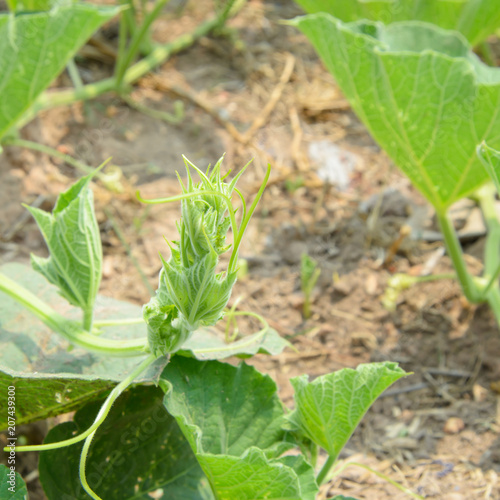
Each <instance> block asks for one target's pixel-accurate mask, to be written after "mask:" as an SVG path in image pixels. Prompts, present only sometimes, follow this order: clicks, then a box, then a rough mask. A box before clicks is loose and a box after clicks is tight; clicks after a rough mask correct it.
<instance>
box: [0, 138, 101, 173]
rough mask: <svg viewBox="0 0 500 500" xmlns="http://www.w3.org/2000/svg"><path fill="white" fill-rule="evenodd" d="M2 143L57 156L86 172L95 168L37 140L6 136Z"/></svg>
mask: <svg viewBox="0 0 500 500" xmlns="http://www.w3.org/2000/svg"><path fill="white" fill-rule="evenodd" d="M2 144H3V145H5V146H19V147H21V148H26V149H31V150H33V151H38V152H39V153H44V154H46V155H49V156H53V157H54V158H58V159H59V160H63V161H65V162H66V163H67V164H68V165H71V166H72V167H75V168H77V169H78V170H81V171H82V172H84V173H86V174H91V173H92V172H94V170H95V169H93V168H92V167H89V166H88V165H86V164H85V163H82V162H81V161H78V160H76V159H75V158H73V157H72V156H69V155H67V154H64V153H61V152H60V151H58V150H57V149H54V148H51V147H49V146H45V145H43V144H39V143H38V142H33V141H27V140H25V139H18V138H17V137H6V138H5V139H3V140H2ZM97 177H98V178H100V177H105V176H103V174H100V173H99V174H97Z"/></svg>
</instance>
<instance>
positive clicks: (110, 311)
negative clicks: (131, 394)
mask: <svg viewBox="0 0 500 500" xmlns="http://www.w3.org/2000/svg"><path fill="white" fill-rule="evenodd" d="M0 272H1V273H3V274H5V275H6V276H8V277H9V278H11V279H13V280H15V281H16V282H18V283H19V284H21V285H23V286H25V287H26V288H28V289H29V290H30V291H31V292H33V293H34V294H35V295H37V296H38V297H40V298H41V299H43V300H44V301H45V302H47V303H48V304H51V306H52V307H53V308H54V309H55V310H56V311H57V312H59V313H60V314H63V315H64V316H66V317H69V318H73V319H77V318H80V316H81V312H80V311H79V310H78V309H75V308H73V307H71V306H70V305H69V304H68V303H67V302H66V301H65V300H64V299H63V298H62V297H61V296H60V295H59V294H58V293H57V289H56V288H55V287H54V286H52V285H50V284H48V283H47V281H46V280H45V279H44V278H43V276H41V275H40V274H38V273H36V272H35V271H33V270H32V269H30V268H29V267H27V266H23V265H21V264H7V265H4V266H1V267H0ZM134 316H136V317H140V316H141V308H140V307H137V306H135V305H132V304H129V303H127V302H121V301H118V300H114V299H110V298H108V297H98V299H97V301H96V318H97V319H101V320H104V319H118V318H123V317H134ZM145 336H146V326H145V325H144V324H142V325H140V324H139V325H130V326H127V327H112V328H106V330H105V332H104V333H103V337H107V338H113V339H126V338H127V339H129V338H144V339H145ZM68 347H69V343H68V342H67V341H65V340H63V339H61V337H59V336H58V335H56V334H54V333H53V332H52V331H51V330H50V329H49V328H48V327H46V326H45V325H44V324H43V323H41V322H40V321H39V320H38V318H36V317H35V316H33V315H32V314H31V313H30V312H28V311H27V310H26V309H25V308H23V307H22V306H21V305H20V304H18V303H17V302H16V301H15V300H13V299H11V298H10V297H8V296H7V295H4V294H1V299H0V407H2V408H6V407H7V387H8V386H10V385H14V386H15V387H16V418H17V424H18V425H20V424H22V423H27V422H32V421H35V420H41V419H44V418H47V417H49V416H54V415H59V414H61V413H66V412H68V411H72V410H76V409H78V408H79V407H81V406H82V405H84V404H85V403H86V402H87V401H89V400H92V399H94V398H96V397H99V395H100V394H102V393H103V392H104V391H106V390H108V389H110V388H111V387H113V386H114V385H115V384H116V383H117V382H120V381H121V380H123V379H124V378H125V377H126V376H127V375H128V374H129V373H130V371H131V370H132V369H133V368H134V367H135V366H136V365H137V364H138V363H139V362H140V360H141V358H140V357H139V358H137V357H136V358H114V357H109V356H100V355H98V354H93V353H90V352H88V351H86V350H84V349H82V348H78V347H75V348H74V349H72V350H71V351H68ZM164 364H165V360H158V361H157V363H156V364H155V365H153V366H152V368H151V370H150V371H148V372H146V373H145V374H144V375H143V376H142V380H144V381H155V380H157V379H158V377H159V375H160V373H161V370H162V369H163V366H164ZM140 379H141V378H140ZM6 424H7V420H6V415H5V414H2V415H0V428H2V429H3V428H5V427H6Z"/></svg>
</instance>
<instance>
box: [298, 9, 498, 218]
mask: <svg viewBox="0 0 500 500" xmlns="http://www.w3.org/2000/svg"><path fill="white" fill-rule="evenodd" d="M292 24H294V25H296V26H297V27H298V28H300V29H301V30H302V31H303V32H304V33H305V34H306V35H307V36H308V38H309V39H310V40H311V42H312V43H313V45H314V46H315V48H316V50H317V51H318V53H319V54H320V56H321V58H322V59H323V61H324V63H325V65H326V67H327V69H328V70H329V71H330V72H331V73H332V74H333V75H334V76H335V78H336V80H337V83H338V85H339V86H340V88H341V89H342V91H343V92H344V94H345V95H346V97H347V98H348V99H349V101H350V103H351V105H352V107H353V109H354V110H355V111H356V113H357V114H358V116H359V117H360V118H361V120H362V121H363V122H364V124H365V125H366V126H367V127H368V129H369V130H370V132H371V134H372V135H373V137H374V138H375V139H376V140H377V142H378V143H379V144H380V146H381V147H382V148H384V149H385V151H386V152H387V153H388V154H389V156H390V157H391V158H392V159H393V160H394V162H395V163H396V165H398V166H399V167H400V168H401V170H402V171H403V172H404V173H405V174H406V175H407V176H408V177H409V178H410V179H411V181H412V182H413V183H414V184H415V186H416V187H417V188H418V189H419V190H420V191H421V192H422V193H423V194H424V195H425V196H426V197H427V199H428V200H429V201H430V202H431V203H432V204H433V205H434V207H435V208H436V210H437V211H438V212H440V213H444V211H445V210H446V209H447V207H449V206H450V205H451V204H452V203H453V202H455V201H457V200H458V199H460V198H462V197H463V196H466V195H468V194H470V193H471V192H472V191H474V190H475V189H477V188H478V187H480V186H481V185H482V184H483V183H484V182H485V181H486V180H487V179H488V176H487V173H486V171H485V170H484V168H483V167H482V165H481V163H480V161H479V159H478V158H477V156H476V146H477V145H478V144H479V143H481V142H482V141H487V142H488V143H489V144H490V146H492V147H495V148H500V135H499V134H498V130H499V129H500V111H499V110H500V69H499V68H490V67H488V66H486V65H484V64H483V63H481V62H480V61H479V59H478V58H477V57H476V56H475V55H474V54H473V53H472V52H471V51H470V50H469V48H468V46H467V44H466V43H465V41H464V40H463V38H462V37H460V36H459V35H458V34H456V33H453V32H447V31H444V30H441V29H439V28H436V27H435V26H432V25H428V24H423V23H417V22H415V23H411V22H407V23H396V24H392V25H390V26H387V27H385V26H383V25H382V24H380V23H379V24H374V23H370V22H358V23H353V24H343V23H342V22H340V21H338V20H336V19H335V18H333V17H331V16H330V15H328V14H313V15H310V16H306V17H302V18H297V19H295V20H294V21H292Z"/></svg>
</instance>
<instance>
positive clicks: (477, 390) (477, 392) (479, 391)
mask: <svg viewBox="0 0 500 500" xmlns="http://www.w3.org/2000/svg"><path fill="white" fill-rule="evenodd" d="M487 395H488V389H486V388H485V387H483V386H482V385H480V384H474V386H473V387H472V397H473V398H474V401H476V402H478V403H481V402H482V401H484V400H485V399H486V396H487Z"/></svg>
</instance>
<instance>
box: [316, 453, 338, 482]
mask: <svg viewBox="0 0 500 500" xmlns="http://www.w3.org/2000/svg"><path fill="white" fill-rule="evenodd" d="M336 460H337V456H336V455H328V458H327V460H326V462H325V463H324V465H323V467H322V468H321V470H320V471H319V474H318V476H317V477H316V482H317V483H318V486H321V485H322V484H323V482H324V481H325V479H326V476H327V475H328V473H329V472H330V469H331V468H332V466H333V464H334V463H335V461H336Z"/></svg>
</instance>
